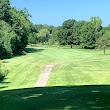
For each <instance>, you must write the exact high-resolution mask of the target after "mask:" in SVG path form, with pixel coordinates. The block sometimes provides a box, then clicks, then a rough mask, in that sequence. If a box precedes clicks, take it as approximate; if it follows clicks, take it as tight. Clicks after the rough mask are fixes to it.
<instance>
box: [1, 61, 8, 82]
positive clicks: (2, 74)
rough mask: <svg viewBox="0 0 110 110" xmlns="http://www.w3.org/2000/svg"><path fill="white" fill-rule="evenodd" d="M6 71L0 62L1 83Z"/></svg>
mask: <svg viewBox="0 0 110 110" xmlns="http://www.w3.org/2000/svg"><path fill="white" fill-rule="evenodd" d="M7 73H8V70H6V69H5V68H4V67H3V66H2V62H1V61H0V81H2V80H3V79H4V78H5V76H6V75H7Z"/></svg>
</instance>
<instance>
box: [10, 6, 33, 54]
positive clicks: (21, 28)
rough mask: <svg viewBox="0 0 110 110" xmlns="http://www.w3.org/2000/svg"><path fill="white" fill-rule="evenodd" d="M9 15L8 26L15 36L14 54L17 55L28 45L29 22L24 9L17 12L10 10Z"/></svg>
mask: <svg viewBox="0 0 110 110" xmlns="http://www.w3.org/2000/svg"><path fill="white" fill-rule="evenodd" d="M10 13H11V18H10V25H11V27H12V29H13V30H14V31H15V33H16V35H17V38H16V41H15V50H14V54H16V53H18V54H19V53H21V52H22V51H23V50H24V48H25V47H26V45H27V44H28V36H29V33H30V27H31V22H30V21H29V18H28V17H29V14H28V12H27V10H26V9H24V10H17V9H15V8H11V10H10Z"/></svg>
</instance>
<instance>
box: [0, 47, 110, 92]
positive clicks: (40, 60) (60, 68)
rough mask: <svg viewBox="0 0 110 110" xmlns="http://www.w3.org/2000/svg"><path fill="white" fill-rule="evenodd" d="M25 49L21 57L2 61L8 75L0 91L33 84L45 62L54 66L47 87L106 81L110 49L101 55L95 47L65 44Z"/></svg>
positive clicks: (103, 82) (101, 52) (108, 71)
mask: <svg viewBox="0 0 110 110" xmlns="http://www.w3.org/2000/svg"><path fill="white" fill-rule="evenodd" d="M26 51H27V55H25V56H18V57H14V58H11V59H7V60H4V61H3V62H4V66H5V67H6V68H7V69H8V70H9V74H8V75H7V77H6V79H5V80H4V81H3V82H2V83H0V88H1V89H0V90H8V89H17V88H28V87H32V86H34V84H35V83H36V81H37V80H38V78H39V75H40V74H41V72H42V70H43V68H44V66H45V65H47V64H54V65H55V67H54V69H53V71H52V73H51V75H50V77H49V81H48V84H47V86H54V85H55V86H56V85H60V86H63V85H85V84H87V85H89V84H109V83H110V81H109V80H108V77H109V76H110V75H109V74H110V69H109V65H110V63H109V58H110V55H109V53H110V51H107V55H103V51H99V50H83V49H70V48H69V47H62V48H60V49H58V48H57V47H49V48H47V49H46V48H44V47H33V48H32V47H27V49H26ZM95 60H96V61H95ZM97 60H99V61H97ZM89 79H90V80H89ZM101 80H102V81H101Z"/></svg>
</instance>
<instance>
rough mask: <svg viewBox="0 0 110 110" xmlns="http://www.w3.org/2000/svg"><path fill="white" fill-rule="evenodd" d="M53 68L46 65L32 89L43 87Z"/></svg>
mask: <svg viewBox="0 0 110 110" xmlns="http://www.w3.org/2000/svg"><path fill="white" fill-rule="evenodd" d="M53 67H54V66H53V65H46V66H45V68H44V70H43V72H42V74H41V75H40V77H39V80H38V81H37V83H36V84H35V85H34V87H44V86H46V83H47V81H48V77H49V75H50V72H51V70H52V68H53Z"/></svg>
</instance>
